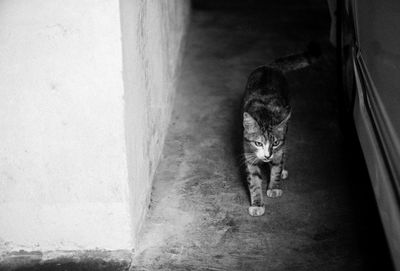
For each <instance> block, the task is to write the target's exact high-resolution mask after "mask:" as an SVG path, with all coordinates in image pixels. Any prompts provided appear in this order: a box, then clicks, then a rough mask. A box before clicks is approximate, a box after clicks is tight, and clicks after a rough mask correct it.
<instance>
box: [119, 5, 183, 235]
mask: <svg viewBox="0 0 400 271" xmlns="http://www.w3.org/2000/svg"><path fill="white" fill-rule="evenodd" d="M120 2H121V12H122V33H123V39H122V40H123V55H124V83H125V102H126V105H127V106H126V107H125V116H126V120H127V122H126V137H127V148H128V149H127V151H128V163H129V179H130V188H131V191H133V194H132V199H134V201H133V204H132V212H133V213H134V214H135V215H134V216H132V218H133V221H132V223H133V225H134V226H133V228H134V229H136V230H138V229H139V228H140V224H141V222H142V221H143V219H142V218H143V217H144V215H145V212H144V211H145V210H146V209H147V208H146V207H147V205H148V204H149V196H150V191H151V180H152V179H153V175H154V172H155V169H156V167H157V164H158V160H159V157H160V155H161V151H162V146H163V142H164V137H165V133H166V130H167V125H168V123H169V117H170V115H171V109H172V102H173V97H174V92H175V80H176V77H177V73H178V70H179V64H180V63H179V62H180V56H181V53H182V50H181V49H182V47H183V46H182V43H181V42H180V41H181V40H182V36H183V34H184V32H185V30H186V26H187V22H188V15H189V1H187V0H173V1H171V0H162V1H160V0H157V1H156V0H153V1H146V0H139V1H131V0H121V1H120ZM138 203H139V204H138Z"/></svg>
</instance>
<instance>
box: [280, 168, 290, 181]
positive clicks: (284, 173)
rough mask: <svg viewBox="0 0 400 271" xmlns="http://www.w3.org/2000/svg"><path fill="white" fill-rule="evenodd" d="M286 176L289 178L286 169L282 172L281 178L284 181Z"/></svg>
mask: <svg viewBox="0 0 400 271" xmlns="http://www.w3.org/2000/svg"><path fill="white" fill-rule="evenodd" d="M288 176H289V172H288V171H287V170H286V169H284V170H282V173H281V178H282V179H283V180H284V179H286V178H287V177H288Z"/></svg>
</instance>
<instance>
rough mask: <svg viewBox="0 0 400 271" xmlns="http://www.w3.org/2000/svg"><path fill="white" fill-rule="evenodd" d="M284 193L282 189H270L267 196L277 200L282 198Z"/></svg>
mask: <svg viewBox="0 0 400 271" xmlns="http://www.w3.org/2000/svg"><path fill="white" fill-rule="evenodd" d="M282 194H283V191H282V189H268V190H267V196H268V197H270V198H277V197H280V196H282Z"/></svg>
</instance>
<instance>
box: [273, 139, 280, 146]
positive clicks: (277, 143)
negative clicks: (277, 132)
mask: <svg viewBox="0 0 400 271" xmlns="http://www.w3.org/2000/svg"><path fill="white" fill-rule="evenodd" d="M279 143H280V142H279V141H278V140H275V141H274V143H272V146H273V147H276V146H278V145H279Z"/></svg>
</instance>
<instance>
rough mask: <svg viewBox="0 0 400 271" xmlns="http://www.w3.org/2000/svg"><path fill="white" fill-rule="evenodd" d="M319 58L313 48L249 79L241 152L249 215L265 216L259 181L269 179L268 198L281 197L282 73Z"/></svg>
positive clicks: (285, 115)
mask: <svg viewBox="0 0 400 271" xmlns="http://www.w3.org/2000/svg"><path fill="white" fill-rule="evenodd" d="M318 55H319V50H318V48H317V47H316V46H315V45H311V46H309V48H308V51H306V52H304V53H302V54H298V55H291V56H288V57H284V58H280V59H277V60H276V61H274V62H273V63H271V64H270V65H267V66H262V67H258V68H257V69H255V70H254V71H253V72H252V73H251V74H250V76H249V78H248V81H247V85H246V91H245V95H244V98H243V105H242V109H243V127H244V129H243V152H244V163H245V170H246V176H247V177H246V181H247V184H248V188H249V192H250V207H249V214H250V215H252V216H260V215H263V214H264V212H265V207H264V201H263V193H262V181H263V179H268V180H267V181H268V184H267V196H268V197H279V196H281V195H282V179H284V178H286V177H287V171H286V170H285V155H286V151H285V139H286V133H287V129H288V121H289V119H290V116H291V107H290V104H289V96H288V83H287V81H286V77H285V72H288V71H291V70H296V69H299V68H303V67H306V66H308V65H309V64H311V63H313V62H314V61H315V60H316V59H317V58H318ZM263 164H268V165H269V168H270V172H269V176H268V177H269V178H268V177H267V178H263V177H262V176H263V174H262V165H263Z"/></svg>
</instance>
